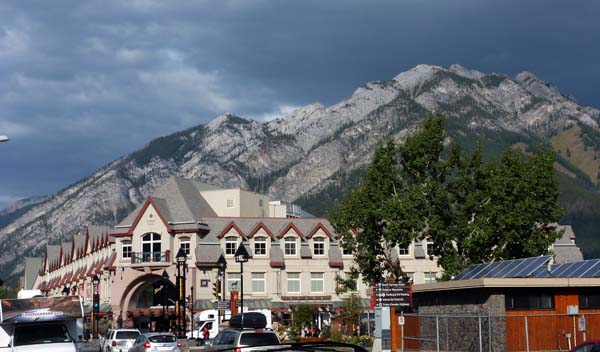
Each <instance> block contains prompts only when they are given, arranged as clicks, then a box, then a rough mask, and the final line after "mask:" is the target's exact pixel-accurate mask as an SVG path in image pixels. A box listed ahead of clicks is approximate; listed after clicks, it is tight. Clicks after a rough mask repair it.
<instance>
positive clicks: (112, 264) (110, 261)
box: [104, 252, 117, 271]
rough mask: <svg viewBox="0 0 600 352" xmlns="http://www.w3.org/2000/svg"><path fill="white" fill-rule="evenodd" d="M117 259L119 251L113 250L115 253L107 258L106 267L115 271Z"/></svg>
mask: <svg viewBox="0 0 600 352" xmlns="http://www.w3.org/2000/svg"><path fill="white" fill-rule="evenodd" d="M116 260H117V253H116V252H113V254H111V255H110V257H108V259H106V261H105V262H104V269H105V270H108V271H115V270H116V269H117V267H115V261H116Z"/></svg>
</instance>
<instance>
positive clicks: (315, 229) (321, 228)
mask: <svg viewBox="0 0 600 352" xmlns="http://www.w3.org/2000/svg"><path fill="white" fill-rule="evenodd" d="M319 230H321V231H323V233H325V235H327V237H329V239H333V235H332V233H331V232H330V231H329V229H328V228H327V227H326V226H325V225H323V224H322V223H321V222H319V223H317V224H316V225H315V227H314V228H313V229H312V230H310V231H309V232H308V234H307V235H306V238H312V237H313V236H314V235H315V234H316V233H317V231H319Z"/></svg>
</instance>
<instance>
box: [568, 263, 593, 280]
mask: <svg viewBox="0 0 600 352" xmlns="http://www.w3.org/2000/svg"><path fill="white" fill-rule="evenodd" d="M590 264H591V263H590V262H588V261H585V260H582V261H579V262H574V263H572V265H571V266H570V267H569V269H568V270H567V271H566V272H563V273H562V274H561V277H568V278H572V277H579V274H578V273H577V272H578V271H580V270H581V268H585V267H586V266H588V267H589V266H590Z"/></svg>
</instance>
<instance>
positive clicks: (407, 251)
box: [398, 245, 410, 256]
mask: <svg viewBox="0 0 600 352" xmlns="http://www.w3.org/2000/svg"><path fill="white" fill-rule="evenodd" d="M398 255H402V256H408V255H410V245H408V246H401V247H398Z"/></svg>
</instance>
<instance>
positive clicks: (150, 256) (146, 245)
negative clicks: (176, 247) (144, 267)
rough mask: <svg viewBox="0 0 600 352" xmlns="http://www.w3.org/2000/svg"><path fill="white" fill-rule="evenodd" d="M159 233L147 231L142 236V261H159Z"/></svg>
mask: <svg viewBox="0 0 600 352" xmlns="http://www.w3.org/2000/svg"><path fill="white" fill-rule="evenodd" d="M160 250H161V249H160V235H159V234H157V233H153V232H152V233H148V234H146V235H144V236H142V260H143V261H144V262H150V261H153V262H160V257H161V253H160Z"/></svg>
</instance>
